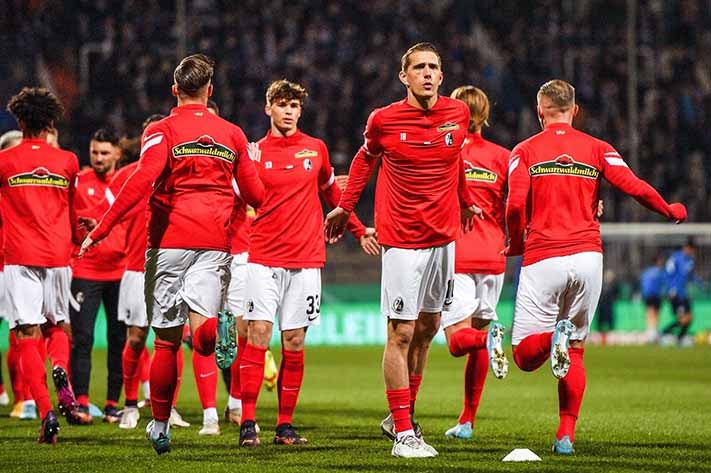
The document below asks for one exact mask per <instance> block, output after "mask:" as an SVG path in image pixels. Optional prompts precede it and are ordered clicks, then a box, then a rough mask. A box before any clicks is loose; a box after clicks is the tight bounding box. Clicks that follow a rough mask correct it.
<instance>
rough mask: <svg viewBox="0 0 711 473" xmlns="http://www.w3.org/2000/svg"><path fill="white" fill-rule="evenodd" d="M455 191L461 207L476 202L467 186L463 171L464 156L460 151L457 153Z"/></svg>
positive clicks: (466, 206) (469, 205)
mask: <svg viewBox="0 0 711 473" xmlns="http://www.w3.org/2000/svg"><path fill="white" fill-rule="evenodd" d="M457 193H458V194H459V205H460V206H461V207H462V208H468V207H471V206H472V205H474V204H476V202H474V198H473V197H472V195H471V193H470V192H469V187H468V186H467V176H466V174H465V172H464V156H463V155H462V153H459V184H458V186H457Z"/></svg>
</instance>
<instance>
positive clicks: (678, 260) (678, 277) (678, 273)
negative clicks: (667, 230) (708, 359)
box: [662, 238, 699, 345]
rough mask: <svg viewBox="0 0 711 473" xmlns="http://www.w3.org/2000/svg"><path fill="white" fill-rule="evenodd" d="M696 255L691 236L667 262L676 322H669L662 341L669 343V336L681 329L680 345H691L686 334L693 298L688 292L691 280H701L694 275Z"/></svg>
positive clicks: (669, 289) (669, 290)
mask: <svg viewBox="0 0 711 473" xmlns="http://www.w3.org/2000/svg"><path fill="white" fill-rule="evenodd" d="M695 255H696V244H695V243H694V240H693V239H691V238H689V239H688V240H687V241H686V243H685V244H684V246H683V247H682V248H681V249H680V250H678V251H675V252H674V253H672V254H671V256H670V257H669V259H668V260H667V264H666V273H667V274H666V280H667V285H668V288H667V291H668V294H669V302H671V306H672V314H673V315H674V317H675V320H674V322H672V323H671V324H669V325H668V326H667V327H666V328H665V329H664V330H662V334H663V336H662V342H664V343H668V342H667V341H666V340H667V339H668V336H670V335H671V334H672V332H674V330H675V329H677V328H678V329H679V333H678V335H677V336H678V343H679V344H680V345H682V344H686V345H690V344H691V340H688V341H687V339H686V334H687V333H688V332H689V326H691V320H692V315H691V299H690V298H689V294H688V292H687V286H688V285H689V282H692V281H693V282H699V279H698V278H697V277H696V276H695V275H694V256H695Z"/></svg>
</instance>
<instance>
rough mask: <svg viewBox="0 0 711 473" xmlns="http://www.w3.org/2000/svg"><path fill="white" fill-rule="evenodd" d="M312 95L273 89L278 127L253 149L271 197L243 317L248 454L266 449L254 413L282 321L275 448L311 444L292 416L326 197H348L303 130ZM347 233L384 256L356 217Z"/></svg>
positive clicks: (313, 319) (261, 212)
mask: <svg viewBox="0 0 711 473" xmlns="http://www.w3.org/2000/svg"><path fill="white" fill-rule="evenodd" d="M306 96H307V93H306V90H305V89H304V87H303V86H301V85H300V84H296V83H293V82H289V81H287V80H278V81H275V82H272V83H271V84H270V85H269V88H268V89H267V93H266V105H265V109H264V110H265V113H266V114H267V115H268V116H269V118H270V121H271V128H270V130H269V131H268V132H267V134H266V136H265V137H264V138H262V139H261V140H260V141H259V142H258V143H257V145H255V146H253V147H252V154H253V156H254V157H255V158H256V159H255V165H256V167H257V170H258V172H259V176H260V178H261V179H262V181H263V182H264V185H265V187H266V195H265V198H264V203H263V205H262V207H260V208H259V209H258V210H257V215H256V217H255V219H254V222H253V223H252V226H251V229H250V236H249V237H250V242H249V256H248V262H247V288H246V294H247V302H246V311H245V314H244V320H246V321H248V323H249V328H248V335H247V344H246V346H245V348H244V354H243V355H242V356H241V358H240V363H239V364H240V388H241V389H240V391H241V392H240V394H241V395H242V425H241V426H240V439H239V442H240V445H241V446H243V447H256V446H258V445H259V444H260V440H259V437H258V435H257V430H256V425H255V424H256V416H255V410H256V404H257V397H258V395H259V389H260V387H261V385H262V380H263V378H264V354H265V352H266V351H267V347H268V345H269V341H270V339H271V335H272V329H273V326H274V322H275V318H276V319H277V323H278V324H279V329H280V330H281V341H282V359H281V367H280V369H279V380H278V383H277V389H278V396H279V416H278V418H277V426H276V432H275V435H274V443H275V444H279V445H299V444H304V443H306V439H305V438H303V437H301V436H300V435H299V434H298V433H297V432H296V430H295V429H294V427H293V426H292V417H293V413H294V409H295V408H296V401H297V399H298V397H299V391H300V389H301V382H302V379H303V376H304V339H305V336H306V331H307V329H308V327H309V326H311V325H318V324H319V323H320V319H319V316H320V312H321V309H320V305H321V268H322V267H323V265H324V263H325V261H326V245H325V242H324V238H323V211H322V208H321V201H320V199H319V195H321V196H322V197H323V199H324V201H325V202H326V204H328V205H329V206H330V207H335V206H336V205H337V203H338V200H339V199H340V198H341V191H340V189H339V188H338V186H337V185H336V183H335V177H334V174H333V168H332V167H331V163H330V161H329V157H328V150H327V148H326V144H325V143H324V142H323V141H321V140H319V139H317V138H314V137H312V136H309V135H307V134H305V133H303V132H302V131H300V130H299V128H298V123H299V118H300V117H301V113H302V110H303V105H304V100H305V99H306ZM241 191H242V189H241V187H240V192H241ZM348 228H349V229H350V230H351V231H352V232H353V234H354V235H355V237H356V238H358V239H359V240H360V245H361V247H362V248H363V249H364V251H365V252H366V253H369V254H373V255H377V254H378V249H379V248H378V244H377V242H376V240H375V230H374V229H372V228H371V229H366V228H365V227H364V226H363V224H362V223H360V221H358V219H357V217H356V216H355V215H353V216H352V217H351V218H350V219H349V221H348Z"/></svg>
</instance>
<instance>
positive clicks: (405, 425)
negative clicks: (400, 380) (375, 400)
mask: <svg viewBox="0 0 711 473" xmlns="http://www.w3.org/2000/svg"><path fill="white" fill-rule="evenodd" d="M385 396H386V397H387V398H388V408H389V409H390V413H391V414H392V416H393V421H394V422H395V432H405V431H406V430H412V422H410V388H403V389H386V390H385Z"/></svg>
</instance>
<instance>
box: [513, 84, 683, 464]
mask: <svg viewBox="0 0 711 473" xmlns="http://www.w3.org/2000/svg"><path fill="white" fill-rule="evenodd" d="M537 99H538V106H537V111H538V119H539V121H540V123H541V126H542V127H543V131H542V132H541V133H538V134H537V135H534V136H532V137H531V138H529V139H527V140H525V141H523V142H522V143H519V144H518V145H517V146H516V147H515V148H514V150H513V151H512V152H511V159H510V161H509V199H508V203H507V207H506V223H507V227H508V231H509V246H508V247H507V249H506V253H505V254H507V255H509V256H515V255H520V254H523V266H522V268H521V278H520V282H519V287H518V292H517V294H516V303H515V308H514V321H513V333H512V344H513V347H514V348H513V355H514V360H515V362H516V365H517V366H518V367H519V368H521V369H522V370H524V371H533V370H536V369H537V368H539V367H540V366H541V365H542V364H543V363H545V362H546V360H547V359H548V358H549V357H550V361H551V369H552V371H553V375H554V376H555V377H556V378H558V380H559V381H558V400H559V415H560V423H559V426H558V431H557V432H556V436H555V442H554V445H553V452H554V453H557V454H563V455H571V454H573V452H574V450H573V442H574V441H575V424H576V421H577V419H578V414H579V411H580V405H581V403H582V400H583V393H584V391H585V384H586V380H585V366H584V364H583V354H584V351H585V348H584V347H585V339H586V337H587V335H588V332H589V327H590V323H591V321H592V318H593V314H594V313H595V307H596V306H597V303H598V299H599V297H600V289H601V285H602V244H601V240H600V224H599V222H598V220H597V209H598V198H597V196H598V191H599V188H600V181H601V178H603V177H604V178H605V180H607V181H608V182H609V183H610V184H612V186H613V187H615V188H616V189H618V190H620V191H622V192H624V193H626V194H628V195H631V196H632V197H634V198H635V199H636V200H637V201H638V202H640V203H641V204H642V205H644V206H645V207H647V208H648V209H650V210H654V211H655V212H657V213H659V214H661V215H663V216H665V217H667V218H669V219H670V220H672V221H674V222H677V223H678V222H682V221H683V220H684V219H685V218H686V208H685V207H684V206H683V205H682V204H678V203H675V204H668V203H667V202H666V201H665V200H664V199H663V198H662V197H661V196H660V195H659V193H657V191H655V190H654V189H653V188H652V187H651V186H650V185H649V184H647V183H646V182H645V181H643V180H641V179H639V178H638V177H637V176H635V174H634V173H633V172H632V171H631V170H630V168H629V167H628V166H627V163H625V161H624V160H623V159H622V156H620V154H619V153H618V152H617V151H616V150H615V149H614V148H613V147H612V146H611V145H609V144H608V143H606V142H604V141H602V140H598V139H596V138H593V137H592V136H590V135H587V134H585V133H582V132H580V131H578V130H576V129H574V128H573V127H572V122H573V118H574V117H575V115H576V114H577V112H578V106H577V105H576V104H575V89H574V88H573V86H572V85H570V84H569V83H567V82H565V81H562V80H552V81H549V82H546V83H545V84H543V85H542V86H541V88H540V89H539V91H538V95H537Z"/></svg>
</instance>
